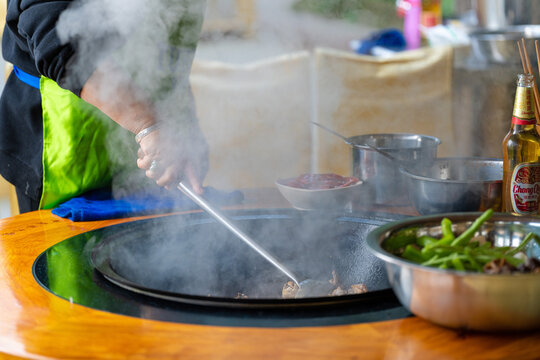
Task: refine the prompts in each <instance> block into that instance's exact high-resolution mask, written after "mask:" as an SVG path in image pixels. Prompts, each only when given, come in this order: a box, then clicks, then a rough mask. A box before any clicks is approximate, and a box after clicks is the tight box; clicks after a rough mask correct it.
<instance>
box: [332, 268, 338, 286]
mask: <svg viewBox="0 0 540 360" xmlns="http://www.w3.org/2000/svg"><path fill="white" fill-rule="evenodd" d="M330 284H332V285H334V286H338V285H339V279H338V276H337V272H336V270H332V280H330Z"/></svg>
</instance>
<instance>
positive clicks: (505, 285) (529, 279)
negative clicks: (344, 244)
mask: <svg viewBox="0 0 540 360" xmlns="http://www.w3.org/2000/svg"><path fill="white" fill-rule="evenodd" d="M480 214H481V213H480V212H473V213H448V214H440V215H431V216H423V217H414V218H409V219H405V220H400V221H396V222H392V223H389V224H386V225H383V226H381V227H379V228H377V229H375V230H373V231H372V232H370V233H369V234H368V237H367V245H368V248H369V249H370V250H371V251H372V252H373V253H374V254H375V255H376V256H377V257H378V258H380V259H382V260H383V261H384V262H385V265H386V270H387V274H388V279H389V282H390V284H391V286H392V288H393V290H394V292H395V293H396V296H397V297H398V298H399V300H400V302H401V303H402V304H403V306H404V307H406V308H407V309H408V310H409V311H411V312H412V313H413V314H415V315H417V316H419V317H422V318H424V319H426V320H429V321H431V322H434V323H436V324H439V325H442V326H446V327H451V328H459V329H470V330H481V331H503V330H504V331H506V330H508V331H515V330H531V329H538V328H540V306H539V305H538V299H540V274H510V275H489V274H482V273H471V272H460V271H453V270H442V269H438V268H431V267H426V266H421V265H417V264H414V263H412V262H409V261H406V260H404V259H401V258H399V257H397V256H395V255H392V254H390V253H389V252H387V251H385V250H384V249H383V248H382V247H381V244H382V242H383V241H384V240H385V239H386V238H388V237H389V236H390V235H391V234H392V233H393V232H395V231H398V230H399V229H403V228H406V227H409V226H420V228H419V230H418V231H419V233H426V234H429V235H431V236H439V237H440V236H441V235H440V234H441V228H440V223H441V220H442V218H443V217H448V218H449V219H450V220H452V223H453V224H454V231H455V233H456V234H457V233H460V232H462V231H463V230H464V229H465V228H467V227H468V226H470V224H471V223H472V221H474V219H476V218H477V217H478V216H479V215H480ZM530 231H532V232H535V233H537V234H540V218H538V217H527V218H526V217H517V216H512V215H508V214H501V213H496V214H494V215H493V217H492V218H491V219H490V220H489V221H487V222H486V223H485V224H484V226H483V227H482V228H481V229H480V233H481V234H482V235H485V236H486V237H487V238H488V239H489V240H490V241H492V242H493V244H495V246H517V245H518V244H519V243H520V241H521V239H523V237H524V236H525V235H526V234H527V233H528V232H530ZM530 252H531V254H528V255H531V256H534V257H537V258H538V257H540V247H539V246H538V245H536V246H535V247H533V249H532V250H530Z"/></svg>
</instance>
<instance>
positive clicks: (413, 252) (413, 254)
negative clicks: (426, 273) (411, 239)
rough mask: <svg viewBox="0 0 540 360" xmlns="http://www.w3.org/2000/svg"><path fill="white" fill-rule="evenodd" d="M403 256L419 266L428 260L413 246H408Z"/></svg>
mask: <svg viewBox="0 0 540 360" xmlns="http://www.w3.org/2000/svg"><path fill="white" fill-rule="evenodd" d="M401 256H402V257H403V258H404V259H407V260H410V261H413V262H415V263H418V264H421V263H423V262H424V261H425V260H427V259H425V258H424V257H423V256H422V252H421V251H420V250H418V249H417V248H415V247H414V246H413V245H407V246H406V247H405V250H404V251H403V254H402V255H401Z"/></svg>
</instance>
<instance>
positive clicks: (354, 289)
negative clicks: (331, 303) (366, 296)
mask: <svg viewBox="0 0 540 360" xmlns="http://www.w3.org/2000/svg"><path fill="white" fill-rule="evenodd" d="M367 292H368V288H367V286H366V285H365V284H353V285H351V287H350V288H349V290H348V291H347V294H349V295H355V294H363V293H367Z"/></svg>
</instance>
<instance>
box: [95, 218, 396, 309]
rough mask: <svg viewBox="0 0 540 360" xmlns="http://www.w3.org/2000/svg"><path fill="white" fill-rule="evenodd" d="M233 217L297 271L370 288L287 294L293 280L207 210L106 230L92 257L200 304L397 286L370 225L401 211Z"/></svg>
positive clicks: (114, 278) (112, 274)
mask: <svg viewBox="0 0 540 360" xmlns="http://www.w3.org/2000/svg"><path fill="white" fill-rule="evenodd" d="M227 216H228V217H230V218H231V219H232V220H233V221H235V223H236V224H237V225H238V226H239V227H241V228H242V229H243V230H244V231H245V232H246V233H247V234H249V235H251V236H252V237H253V238H254V239H256V240H257V241H258V242H259V243H260V244H261V245H262V246H264V247H265V248H266V249H267V250H268V251H270V252H271V253H272V254H273V255H275V256H276V257H277V258H278V259H280V260H281V261H282V262H283V263H284V264H286V266H288V267H289V268H290V269H292V270H293V271H294V272H296V273H299V274H303V275H305V276H306V277H309V278H313V279H318V280H329V279H331V278H332V271H333V270H334V271H335V272H336V273H337V275H338V277H339V280H340V282H341V283H342V285H343V287H348V286H350V285H351V284H358V283H363V284H365V285H367V287H368V290H369V292H368V293H365V294H361V295H343V296H338V297H326V296H324V297H317V298H304V299H288V300H286V299H282V297H281V290H282V287H283V285H284V284H285V283H286V282H287V281H288V280H289V279H287V277H286V276H284V275H283V274H282V273H281V272H279V271H278V270H276V269H275V268H274V267H273V266H272V265H270V264H269V263H267V261H266V260H265V259H263V258H262V257H261V256H260V255H258V254H257V253H256V252H255V251H253V250H252V249H251V248H249V247H248V246H247V245H246V244H244V243H243V242H241V241H240V240H238V239H237V238H236V237H235V236H234V235H232V234H231V233H230V232H229V231H227V230H226V229H225V228H223V226H222V225H220V224H218V223H216V222H215V221H214V220H213V219H211V218H209V217H208V215H206V214H204V213H195V214H188V215H181V216H168V217H163V218H155V219H151V221H139V222H133V223H130V224H129V226H126V225H123V226H113V227H110V228H105V229H103V230H102V240H101V241H100V242H99V244H98V245H97V246H96V247H95V248H94V249H93V251H92V262H93V264H94V266H95V268H96V269H97V270H98V271H99V272H100V273H101V274H102V275H103V276H105V278H107V279H108V280H110V281H111V282H113V283H115V284H117V285H119V286H121V287H123V288H126V289H129V290H131V291H135V292H138V293H142V294H144V295H149V296H153V297H157V298H164V299H167V300H174V301H180V302H188V303H196V304H216V303H217V304H219V305H225V306H280V305H285V306H291V305H299V304H303V305H320V304H329V303H340V302H344V301H345V302H346V301H359V300H361V299H362V298H369V297H373V296H377V294H378V293H380V292H381V291H386V290H387V289H389V288H390V285H389V284H388V281H387V278H386V274H385V269H384V265H383V263H382V262H381V261H380V260H378V259H377V258H376V257H374V256H373V255H371V253H370V252H369V251H368V249H367V248H366V246H365V239H366V235H367V233H368V232H369V231H370V230H372V229H374V228H375V227H377V226H379V225H382V224H384V223H386V222H388V221H391V220H395V219H398V218H401V216H397V215H390V214H373V213H371V214H369V215H367V214H356V213H351V214H333V213H322V212H321V213H319V212H303V211H297V210H292V209H291V210H289V209H286V210H283V209H280V210H245V211H236V212H227ZM239 294H243V295H245V296H247V298H245V296H241V298H239V297H240V296H239Z"/></svg>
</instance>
